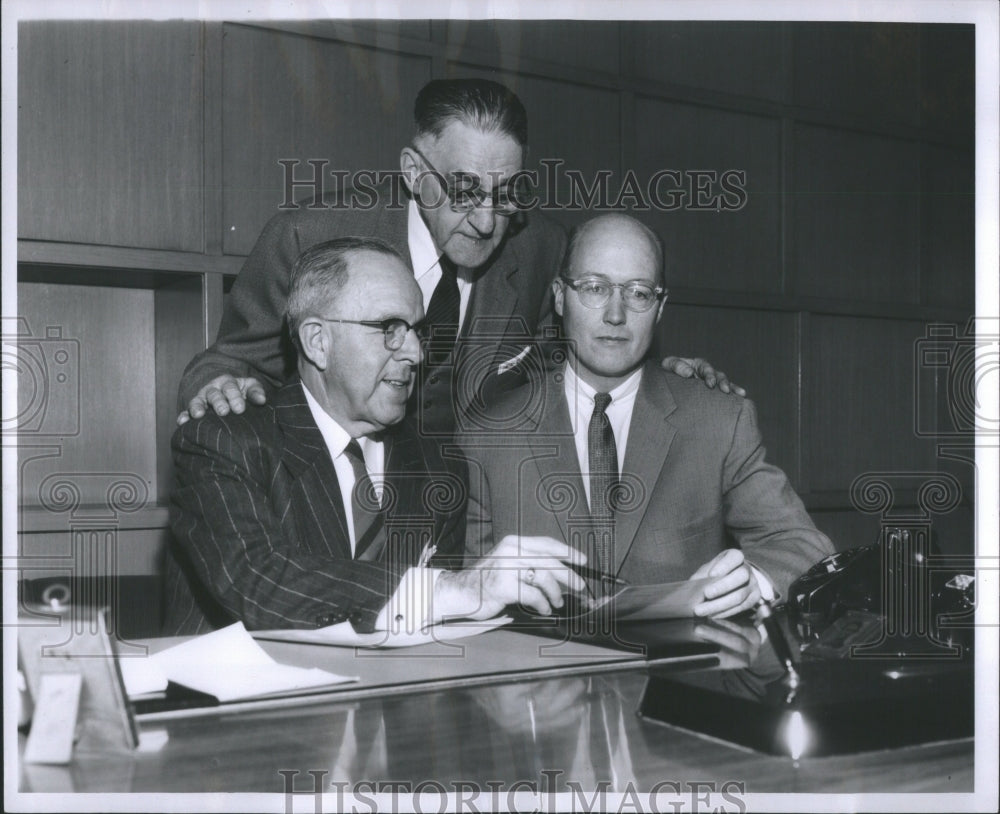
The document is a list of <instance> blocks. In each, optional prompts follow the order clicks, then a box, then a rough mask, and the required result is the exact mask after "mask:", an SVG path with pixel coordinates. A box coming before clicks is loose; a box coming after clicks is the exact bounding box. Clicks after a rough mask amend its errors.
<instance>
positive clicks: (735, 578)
mask: <svg viewBox="0 0 1000 814" xmlns="http://www.w3.org/2000/svg"><path fill="white" fill-rule="evenodd" d="M663 283H664V257H663V249H662V246H661V244H660V241H659V238H658V237H657V236H656V235H655V234H654V233H653V232H652V231H651V230H650V229H649V228H648V227H646V226H645V225H643V224H641V223H640V222H638V221H636V220H635V219H633V218H630V217H627V216H625V215H604V216H601V217H598V218H595V219H593V220H591V221H588V222H587V223H585V224H583V226H581V227H580V228H578V229H577V230H575V231H574V233H573V234H572V235H571V237H570V241H569V247H568V249H567V254H566V260H565V263H564V264H563V267H562V270H561V273H560V275H559V277H558V279H557V280H556V281H554V282H553V284H552V289H553V296H554V301H555V310H556V313H557V314H558V315H559V316H560V317H561V318H562V330H563V335H564V338H565V341H566V344H565V355H564V358H565V361H564V363H562V364H560V365H558V366H557V367H556V368H555V369H553V370H551V371H549V372H548V373H547V374H546V375H545V376H544V378H543V380H542V381H541V382H534V383H532V384H531V385H530V388H531V393H532V394H533V399H532V401H531V402H530V403H531V404H532V405H533V406H532V409H530V410H521V409H512V407H511V405H512V404H516V405H519V404H522V403H528V401H527V397H526V396H525V395H523V394H518V393H517V392H516V391H515V392H512V393H511V394H510V395H509V396H508V397H505V398H504V399H501V400H500V401H499V402H498V403H497V404H496V405H494V406H493V408H492V409H490V410H488V411H487V412H486V415H485V417H484V423H485V424H489V425H491V426H493V427H495V428H496V431H495V432H494V433H493V434H492V435H486V434H484V433H475V434H469V433H467V434H463V435H461V436H460V437H459V442H460V443H461V444H462V446H463V448H464V450H465V453H466V455H467V456H468V461H469V478H470V497H469V518H468V534H467V555H468V556H469V558H470V560H474V559H475V558H477V557H479V556H481V555H482V552H484V551H487V550H489V549H490V548H491V547H492V546H493V544H494V541H495V540H499V539H501V538H503V537H505V536H507V535H512V534H518V535H545V536H548V537H551V538H554V539H558V540H563V541H565V542H567V543H569V544H570V545H571V546H572V547H574V548H576V549H578V550H580V551H581V552H583V553H585V554H586V555H587V557H588V561H589V563H590V567H591V569H592V570H594V571H597V572H598V573H599V574H603V575H605V576H610V577H615V578H617V579H619V580H622V579H623V580H625V581H627V582H630V583H632V584H639V585H642V584H647V585H648V584H658V583H664V582H674V581H679V580H686V579H688V578H693V579H694V578H709V582H708V583H706V585H705V587H704V594H703V596H702V597H701V599H700V601H699V602H698V604H697V606H696V607H695V613H696V614H697V615H700V616H711V617H720V618H721V617H726V616H732V615H734V614H737V613H740V612H742V611H745V610H748V609H750V608H752V607H754V606H755V605H756V604H757V603H758V602H759V601H760V599H761V597H762V596H764V598H767V599H772V598H774V596H775V595H776V594H777V595H784V594H786V593H787V590H788V586H789V585H790V583H791V582H792V580H793V579H795V578H796V577H797V576H799V575H800V574H801V573H802V572H804V571H805V570H806V569H807V568H809V566H811V565H812V564H813V563H814V562H816V561H817V560H819V559H821V558H822V557H824V556H826V555H827V554H830V553H831V552H832V551H833V546H832V545H831V543H830V541H829V540H828V539H827V538H826V537H825V536H824V535H823V534H822V533H820V532H819V531H818V530H817V529H816V527H815V525H814V524H813V522H812V520H811V519H810V518H809V516H808V514H806V511H805V508H804V506H803V505H802V501H801V500H800V499H799V498H798V496H797V495H796V494H795V492H794V491H793V490H792V487H791V485H790V484H789V483H788V479H787V478H786V477H785V475H784V473H783V472H782V471H781V470H779V469H777V468H776V467H774V466H772V465H771V464H768V463H767V462H766V461H765V459H764V447H763V444H762V441H761V437H760V432H759V430H758V428H757V421H756V414H755V411H754V407H753V404H752V403H751V402H750V401H748V400H745V399H741V398H733V397H731V396H726V395H723V394H721V393H719V392H717V391H712V390H709V389H707V388H705V387H703V386H701V385H700V384H699V383H697V382H692V381H690V380H686V379H680V378H678V377H675V376H670V375H669V374H668V373H666V371H664V370H663V369H662V368H661V367H660V366H659V365H658V364H656V363H655V362H649V361H647V355H648V352H649V349H650V346H651V344H652V341H653V335H654V329H655V327H656V325H657V323H659V321H660V320H661V319H662V318H663V315H664V307H665V305H666V299H667V291H666V289H665V288H664V286H663ZM607 584H608V583H607V581H606V580H604V579H601V578H594V579H591V580H590V586H589V587H590V588H591V590H592V592H594V593H595V594H597V593H598V592H599V591H601V590H603V589H604V588H605V587H606V586H607Z"/></svg>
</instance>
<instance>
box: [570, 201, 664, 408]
mask: <svg viewBox="0 0 1000 814" xmlns="http://www.w3.org/2000/svg"><path fill="white" fill-rule="evenodd" d="M662 283H663V248H662V246H661V244H660V240H659V238H658V237H657V236H656V234H655V233H654V232H653V231H652V230H651V229H649V228H648V227H646V226H644V225H643V224H641V223H639V221H637V220H636V219H635V218H630V217H628V216H627V215H602V216H601V217H598V218H594V219H593V220H590V221H587V222H586V223H585V224H583V225H582V226H580V227H579V228H577V229H575V230H574V231H573V234H572V236H571V238H570V244H569V247H568V248H567V250H566V259H565V262H564V263H563V268H562V272H561V274H560V277H559V279H557V280H556V281H554V282H553V284H552V294H553V297H554V304H555V310H556V313H557V314H559V316H561V317H562V322H563V332H564V334H565V336H566V339H567V340H569V341H568V348H569V351H570V354H571V356H572V357H573V363H574V365H575V369H576V372H577V374H578V375H579V376H580V377H581V378H582V379H583V380H584V381H586V382H587V383H588V384H590V385H591V386H592V387H594V388H595V389H596V390H597V391H598V392H610V391H611V390H612V389H613V388H615V387H617V386H618V385H619V384H621V383H622V382H623V381H624V380H625V379H626V378H628V376H630V375H631V374H632V373H633V371H635V370H636V369H638V368H639V366H640V365H641V364H642V362H643V359H644V358H645V355H646V353H647V351H648V350H649V348H650V346H651V345H652V342H653V334H654V329H655V328H656V323H657V322H659V320H660V317H661V315H662V314H663V304H664V296H665V292H664V291H663V288H662Z"/></svg>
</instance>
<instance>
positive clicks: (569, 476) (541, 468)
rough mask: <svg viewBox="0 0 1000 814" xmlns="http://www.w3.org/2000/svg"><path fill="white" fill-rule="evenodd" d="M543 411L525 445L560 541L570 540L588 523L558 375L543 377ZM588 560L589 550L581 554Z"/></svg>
mask: <svg viewBox="0 0 1000 814" xmlns="http://www.w3.org/2000/svg"><path fill="white" fill-rule="evenodd" d="M545 387H546V393H545V409H544V410H543V411H542V416H541V418H540V420H539V422H538V426H537V429H535V431H534V432H529V434H528V444H529V446H530V447H531V450H532V453H533V460H534V464H535V467H536V468H537V470H538V476H539V484H540V488H541V489H542V494H543V495H545V496H547V500H546V503H548V504H549V506H548V507H547V508H543V509H542V511H548V512H549V513H551V514H552V516H553V517H554V518H555V519H556V522H557V523H558V524H559V529H560V531H561V532H562V536H563V539H564V540H567V541H570V540H572V539H573V537H574V536H578V535H574V531H575V532H577V533H578V532H579V531H580V528H581V524H587V523H588V517H589V511H588V506H587V494H586V492H585V491H584V489H583V478H582V476H581V475H580V462H579V461H578V460H577V457H576V441H575V440H574V437H573V426H572V423H571V420H570V412H569V406H568V405H567V403H566V393H565V391H564V389H563V385H562V377H561V375H559V372H558V371H556V372H550V373H548V374H547V375H546V377H545ZM585 553H586V554H587V556H588V558H589V557H591V556H592V554H593V552H592V551H585Z"/></svg>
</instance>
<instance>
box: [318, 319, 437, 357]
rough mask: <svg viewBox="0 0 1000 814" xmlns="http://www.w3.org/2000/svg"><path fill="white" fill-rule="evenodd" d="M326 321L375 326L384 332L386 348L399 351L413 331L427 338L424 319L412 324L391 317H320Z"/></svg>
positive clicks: (419, 336)
mask: <svg viewBox="0 0 1000 814" xmlns="http://www.w3.org/2000/svg"><path fill="white" fill-rule="evenodd" d="M318 319H322V320H324V321H325V322H341V323H344V324H347V325H364V326H365V327H366V328H374V329H377V330H379V331H381V332H382V334H383V342H384V343H385V349H386V350H391V351H397V350H399V349H400V348H401V347H403V343H404V342H406V335H407V334H408V333H409V332H410V331H413V332H414V333H416V335H417V339H419V340H420V341H423V340H424V339H426V338H427V326H426V325H425V324H424V321H423V320H421V321H420V322H418V323H416V324H415V325H411V324H410V323H409V322H407V321H406V320H405V319H400V318H399V317H390V318H389V319H331V318H330V317H318Z"/></svg>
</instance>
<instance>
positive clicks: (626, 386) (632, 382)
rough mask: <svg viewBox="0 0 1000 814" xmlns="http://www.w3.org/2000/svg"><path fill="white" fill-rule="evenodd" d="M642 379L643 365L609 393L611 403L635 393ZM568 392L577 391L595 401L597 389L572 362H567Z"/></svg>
mask: <svg viewBox="0 0 1000 814" xmlns="http://www.w3.org/2000/svg"><path fill="white" fill-rule="evenodd" d="M641 380H642V367H641V366H640V367H639V369H638V370H636V371H634V372H633V373H632V375H630V376H629V377H628V378H627V379H626V380H625V381H623V382H622V383H621V384H620V385H618V386H617V387H616V388H614V389H613V390H612V391H611V392H610V393H609V394H608V395H609V396H611V403H612V404H614V403H615V402H619V403H620V402H623V401H625V400H626V399H627V398H629V397H630V396H633V395H635V393H636V392H637V391H638V390H639V382H640V381H641ZM565 381H566V393H567V395H569V394H573V393H576V394H577V395H580V396H584V397H585V398H586V399H587V400H588V401H589V402H590V403H591V404H593V403H594V396H595V395H597V390H595V389H594V388H593V387H591V386H590V385H589V384H587V382H585V381H584V380H583V379H581V378H580V377H579V376H578V375H577V373H576V370H575V369H574V367H573V364H572V363H571V362H567V363H566V379H565Z"/></svg>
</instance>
